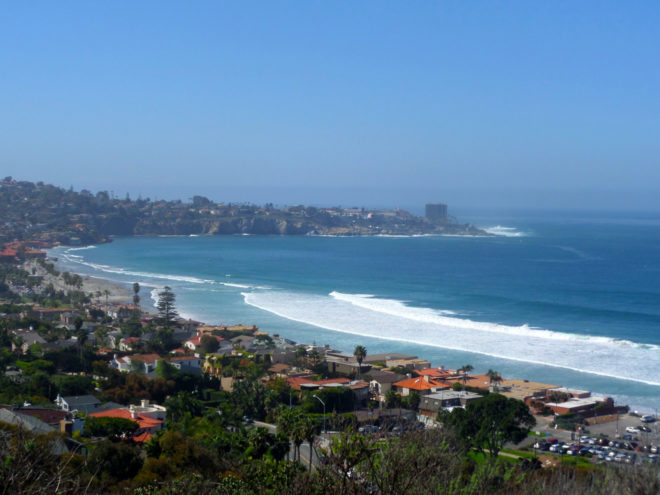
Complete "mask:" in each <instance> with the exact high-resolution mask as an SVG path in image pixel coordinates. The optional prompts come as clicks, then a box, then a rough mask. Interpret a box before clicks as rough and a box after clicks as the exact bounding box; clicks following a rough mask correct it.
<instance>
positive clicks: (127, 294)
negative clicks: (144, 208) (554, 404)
mask: <svg viewBox="0 0 660 495" xmlns="http://www.w3.org/2000/svg"><path fill="white" fill-rule="evenodd" d="M176 237H188V236H176ZM51 261H52V258H51ZM58 261H59V260H58ZM69 268H70V267H69ZM72 273H73V272H72ZM81 276H83V279H84V282H88V283H90V284H93V286H96V285H103V286H105V287H107V288H108V290H110V291H111V292H113V293H115V297H116V299H115V300H116V301H117V302H118V303H129V304H130V303H131V301H130V299H131V296H132V291H131V290H129V289H127V288H125V287H122V285H120V284H121V283H118V282H113V281H110V280H108V279H104V278H96V277H94V276H89V275H82V274H81ZM136 281H138V282H139V283H140V284H141V285H142V282H141V281H140V280H136ZM128 285H130V284H128V283H126V286H128ZM142 287H143V288H145V289H146V288H147V287H149V286H148V285H142ZM101 290H102V289H101ZM150 292H152V291H150ZM150 292H147V291H144V292H142V293H141V296H142V299H143V305H144V306H143V307H146V306H147V304H146V303H147V298H148V299H149V303H150V304H149V306H151V308H150V309H151V311H153V305H152V304H151V303H152V301H153V298H152V297H150V295H151V294H150ZM185 313H186V311H185V310H184V311H183V312H181V316H182V318H183V319H189V318H193V317H192V316H188V315H185ZM280 316H281V315H280ZM284 318H286V317H284ZM193 319H195V320H196V321H200V322H201V321H206V320H207V319H205V318H193ZM239 319H240V318H239ZM241 321H242V320H241ZM255 323H257V322H255ZM302 323H306V324H309V323H307V322H302ZM259 326H260V327H262V326H263V325H259ZM327 330H329V331H331V332H337V330H333V329H327ZM278 331H279V330H278ZM279 333H280V334H282V331H279ZM342 333H348V334H350V335H353V334H352V333H350V332H342ZM290 338H292V339H293V340H297V341H299V343H303V344H304V343H306V341H305V339H304V338H301V337H300V336H292V337H290ZM369 338H377V339H378V338H379V337H373V336H371V337H369ZM386 340H389V339H386ZM415 345H418V346H424V344H421V343H416V344H415ZM343 350H344V351H346V352H349V351H350V349H343ZM450 350H451V349H450ZM420 355H421V354H420ZM487 356H488V355H487ZM498 357H499V358H500V359H503V360H509V359H510V358H507V357H501V356H498ZM433 361H437V360H435V359H434V360H433ZM525 362H526V361H525ZM534 364H537V365H541V366H544V365H545V364H544V363H534ZM560 368H561V367H560ZM566 369H569V370H570V368H566ZM508 374H510V375H511V376H522V375H519V374H515V373H508ZM586 374H591V373H589V372H586ZM600 376H603V377H605V378H609V376H607V375H600ZM614 378H616V377H614ZM619 379H621V378H619ZM553 383H554V382H553ZM556 383H560V382H556ZM561 383H563V382H561ZM568 383H569V385H570V386H573V384H570V382H568ZM640 383H641V384H644V382H640ZM581 386H582V385H580V387H581ZM575 387H576V388H578V385H575ZM585 388H586V387H585ZM590 390H591V388H590ZM592 392H593V395H594V396H616V395H617V394H618V393H617V392H615V393H611V392H610V393H603V392H602V391H599V389H598V388H595V389H593V391H592ZM622 402H623V403H626V402H627V403H629V405H631V406H633V407H635V408H638V409H643V410H649V409H648V408H649V407H653V406H652V405H646V404H644V403H643V402H638V401H633V402H632V403H630V402H629V401H625V399H624V401H622Z"/></svg>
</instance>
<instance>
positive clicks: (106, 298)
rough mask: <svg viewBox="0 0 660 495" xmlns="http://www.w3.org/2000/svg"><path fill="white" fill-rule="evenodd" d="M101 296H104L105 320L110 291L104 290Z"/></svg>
mask: <svg viewBox="0 0 660 495" xmlns="http://www.w3.org/2000/svg"><path fill="white" fill-rule="evenodd" d="M103 295H104V296H105V316H106V318H107V316H108V296H110V291H109V290H108V289H105V290H104V291H103Z"/></svg>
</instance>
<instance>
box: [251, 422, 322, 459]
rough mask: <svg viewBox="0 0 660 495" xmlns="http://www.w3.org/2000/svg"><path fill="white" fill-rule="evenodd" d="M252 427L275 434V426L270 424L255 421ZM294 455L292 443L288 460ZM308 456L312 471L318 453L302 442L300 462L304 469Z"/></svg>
mask: <svg viewBox="0 0 660 495" xmlns="http://www.w3.org/2000/svg"><path fill="white" fill-rule="evenodd" d="M253 425H254V426H255V427H263V428H266V429H267V430H268V431H269V432H271V433H273V434H274V433H276V432H277V425H274V424H271V423H264V422H262V421H255V422H254V423H253ZM294 454H295V445H294V444H293V442H292V443H291V449H290V450H289V459H293V457H294ZM310 456H311V457H312V469H314V468H315V467H316V466H318V464H319V456H318V451H317V449H316V448H315V447H314V446H312V447H311V448H310V445H309V443H308V442H303V443H302V444H301V445H300V461H301V462H302V463H303V464H304V465H305V466H306V467H309V458H310Z"/></svg>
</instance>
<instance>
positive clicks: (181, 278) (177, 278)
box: [62, 252, 216, 284]
mask: <svg viewBox="0 0 660 495" xmlns="http://www.w3.org/2000/svg"><path fill="white" fill-rule="evenodd" d="M62 257H63V258H65V259H66V260H68V261H69V262H71V263H76V264H79V265H84V266H88V267H90V268H93V269H94V270H97V271H101V272H104V273H114V274H116V275H128V276H132V277H139V278H155V279H160V280H171V281H173V282H187V283H191V284H215V283H216V282H215V281H214V280H206V279H201V278H197V277H187V276H185V275H170V274H167V273H150V272H141V271H133V270H126V269H125V268H119V267H114V266H110V265H102V264H100V263H91V262H89V261H84V260H83V259H80V258H79V257H77V256H76V255H70V254H67V253H66V252H65V253H64V254H63V255H62Z"/></svg>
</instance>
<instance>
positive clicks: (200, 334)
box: [0, 179, 660, 493]
mask: <svg viewBox="0 0 660 495" xmlns="http://www.w3.org/2000/svg"><path fill="white" fill-rule="evenodd" d="M2 186H3V187H2V189H0V193H3V194H4V193H7V191H8V190H12V191H14V193H15V192H16V190H17V189H16V187H19V188H20V187H23V186H22V185H21V184H20V183H16V182H15V181H13V180H9V179H5V181H3V183H2ZM25 187H27V186H25ZM38 187H40V188H42V190H43V189H48V186H43V187H42V186H38ZM28 189H29V188H28ZM60 192H62V191H61V190H60ZM197 202H198V203H199V202H200V200H199V199H198V200H197ZM197 207H199V208H200V212H201V211H202V210H204V209H208V211H205V212H203V213H200V214H208V215H211V216H212V215H215V214H216V213H213V212H214V211H216V208H217V205H215V206H213V205H206V204H204V205H202V204H201V203H200V204H198V205H197ZM289 214H290V215H293V216H301V217H304V216H306V215H313V214H312V213H310V212H308V211H306V209H304V208H302V209H296V208H293V209H289ZM324 214H327V215H330V216H339V217H342V218H344V217H346V218H355V219H358V220H359V221H361V222H362V221H364V222H367V221H370V220H371V219H370V218H369V216H370V215H372V212H367V211H365V210H361V209H355V210H345V209H327V210H325V212H324ZM390 214H391V215H392V216H393V217H397V216H400V215H403V213H401V212H391V213H388V215H390ZM57 215H59V216H60V217H61V218H62V219H63V220H62V223H61V224H60V227H59V228H61V230H57V228H56V225H55V224H54V223H50V220H49V221H45V222H44V223H38V222H36V221H35V222H34V223H33V222H32V221H31V220H26V219H28V218H29V216H25V215H24V216H23V217H22V220H19V219H17V218H16V217H12V216H11V215H6V217H3V219H2V220H3V221H4V225H5V227H7V228H6V229H5V230H4V231H3V236H4V237H3V238H2V243H1V244H0V274H1V278H0V384H1V386H0V452H2V454H0V456H2V457H0V461H2V462H1V463H0V464H2V465H3V466H4V467H3V471H2V472H1V473H2V476H1V477H0V482H1V483H3V488H4V492H7V491H9V492H32V493H37V492H38V491H39V490H42V491H44V493H46V492H50V491H53V490H55V488H56V487H64V488H63V489H62V490H60V491H63V492H67V493H78V492H81V491H83V490H86V491H88V492H92V493H96V492H98V493H106V492H109V491H115V492H121V491H123V492H126V491H128V492H131V491H132V490H134V491H135V493H143V492H141V491H140V490H143V489H144V487H151V488H153V489H156V488H155V487H158V486H161V487H162V486H165V487H167V489H168V490H174V489H175V488H176V487H179V488H176V489H181V490H183V491H191V490H193V489H194V490H199V491H200V492H201V493H265V492H267V493H327V492H329V491H338V492H340V493H405V492H406V489H404V488H403V486H404V485H401V483H404V481H403V480H407V481H405V483H406V485H405V486H412V484H416V485H415V486H417V487H418V488H417V490H418V491H417V492H418V493H431V492H433V491H434V490H435V489H434V488H433V486H435V487H436V488H437V486H439V485H438V484H442V483H449V481H447V480H445V481H442V480H441V478H442V477H443V476H445V475H448V474H447V473H453V474H451V476H452V477H453V478H452V479H453V480H463V481H453V483H458V485H456V486H460V487H463V488H461V490H463V489H464V488H465V487H466V486H468V485H469V484H470V483H477V481H475V480H478V483H477V484H478V485H479V487H480V488H479V490H476V491H474V492H470V491H465V490H463V491H456V493H459V492H460V493H500V492H498V490H504V487H505V486H506V487H508V489H510V488H512V487H513V488H515V487H516V486H517V485H515V483H514V482H513V481H512V482H511V483H514V484H513V485H507V484H505V485H502V484H501V476H503V473H505V472H508V471H507V470H511V469H514V470H520V473H527V474H526V476H527V478H526V481H525V483H538V484H539V486H541V485H542V486H550V485H548V483H550V484H553V485H552V486H556V487H564V488H566V487H567V486H569V485H566V483H569V481H567V478H566V476H567V473H570V472H572V471H567V470H570V469H580V470H585V469H591V470H590V471H588V472H589V473H590V476H604V478H603V480H604V481H603V483H612V485H611V486H613V487H616V486H619V485H616V483H623V482H624V481H621V480H628V478H625V477H626V476H634V478H635V479H636V480H643V481H644V483H645V486H655V485H654V484H653V483H657V482H658V477H657V471H654V469H655V468H656V467H657V466H656V464H658V463H660V461H659V459H660V456H659V455H658V447H659V446H660V436H658V422H657V419H658V418H657V417H656V416H655V415H649V414H641V413H638V412H636V411H630V410H629V408H628V407H627V406H626V405H624V404H616V403H615V402H614V401H613V400H612V399H611V398H601V397H594V396H592V394H591V393H590V391H587V390H576V389H572V388H569V387H565V386H562V384H557V383H552V384H551V383H537V382H533V381H529V380H526V379H525V378H524V377H505V376H501V374H500V373H498V372H497V371H496V370H493V369H489V370H475V369H474V368H473V366H472V365H470V364H463V365H462V366H460V367H454V368H453V369H452V368H450V367H446V366H444V365H443V363H431V362H429V361H427V360H424V359H420V358H419V357H418V356H414V355H407V354H401V353H397V352H386V353H378V354H376V353H371V352H369V350H368V349H367V348H365V347H364V346H363V345H357V346H355V348H354V349H349V350H347V349H339V350H338V349H333V348H331V347H330V346H328V345H316V344H310V343H305V342H294V341H292V340H290V339H288V338H286V336H285V335H280V334H275V333H270V332H268V331H267V329H262V328H260V327H259V322H243V323H246V324H243V323H239V322H225V323H223V324H213V325H209V324H207V323H205V322H201V321H193V320H190V319H185V318H181V317H180V316H179V314H178V310H177V303H176V294H175V293H174V292H173V291H172V289H171V288H169V287H163V288H162V289H160V290H159V291H158V300H157V303H156V304H155V306H152V305H151V302H149V303H148V304H145V302H144V300H143V292H142V288H141V287H140V283H139V281H136V282H135V283H133V284H132V285H131V286H126V287H124V286H119V285H114V284H112V283H110V282H108V281H105V280H101V279H94V278H90V277H86V276H81V275H79V274H74V273H68V272H65V271H60V268H59V267H58V265H57V263H56V260H52V259H49V258H48V251H47V250H48V249H49V248H51V247H53V246H54V245H58V244H67V245H80V244H85V243H86V242H89V241H90V240H98V239H97V237H96V235H97V234H96V233H94V234H92V233H93V232H98V231H96V230H93V229H88V227H86V225H87V226H89V224H85V223H84V220H85V218H87V217H84V216H80V215H74V216H68V217H67V216H66V215H65V216H61V215H60V213H58V214H57ZM67 218H68V220H66V219H67ZM72 219H75V220H76V221H79V222H81V223H79V224H75V225H71V224H70V223H68V222H70V221H72ZM425 221H426V222H430V223H436V224H438V225H440V224H444V223H446V222H447V208H446V205H442V204H430V205H427V209H426V220H425ZM76 225H78V227H80V229H79V230H71V229H75V228H78V227H76ZM11 229H14V230H11ZM351 351H352V352H351ZM30 442H38V443H39V445H40V446H41V447H40V449H39V452H38V453H36V452H35V451H34V449H32V450H31V449H30V448H28V447H27V446H29V445H31V443H30ZM17 446H18V447H17ZM420 462H423V463H424V464H425V465H428V466H432V469H431V468H429V469H431V471H429V472H431V473H433V474H432V475H429V477H428V478H424V479H419V478H416V477H415V476H414V469H413V470H410V469H407V468H406V469H405V470H403V471H402V466H408V464H406V463H412V464H409V465H410V466H412V465H417V463H420ZM484 464H487V465H490V466H491V467H492V471H487V472H481V471H479V469H480V468H478V466H480V465H484ZM466 465H469V466H471V467H470V469H473V470H474V472H473V474H472V475H471V476H472V477H473V478H464V477H463V478H462V477H461V475H460V474H459V473H460V472H461V470H463V469H465V466H466ZM603 468H606V469H607V471H603V470H602V469H603ZM610 471H611V472H615V473H617V474H616V476H615V477H614V478H612V477H611V476H610V475H609V474H607V473H609V472H610ZM393 472H396V473H398V475H397V476H400V478H399V477H397V478H396V479H391V478H390V474H391V473H393ZM35 473H36V474H35ZM478 473H481V474H478ZM530 473H534V474H533V475H532V474H530ZM603 473H605V474H603ZM474 477H476V478H474ZM569 478H570V479H571V481H570V487H571V490H570V491H574V490H578V489H579V487H580V486H581V485H579V481H575V480H573V479H572V477H571V476H569ZM443 479H444V478H443ZM520 479H523V478H520ZM530 479H531V480H532V481H530ZM470 480H472V481H470ZM617 480H618V481H617ZM625 482H626V483H627V482H628V481H625ZM425 483H427V484H428V483H430V485H428V486H427V485H425ZM433 483H435V485H433ZM462 483H464V484H462ZM585 483H586V482H585ZM408 484H411V485H408ZM443 486H444V485H443ZM585 486H586V485H585ZM589 486H591V485H589ZM8 487H9V488H8ZM84 487H87V489H84ZM181 487H183V488H181ZM576 487H577V488H576ZM518 488H520V487H518ZM525 488H527V486H526V487H525ZM466 490H467V489H466ZM183 491H181V493H183ZM558 491H560V492H563V491H565V490H564V489H559V488H558ZM149 493H152V492H149ZM153 493H161V492H157V491H156V492H153ZM167 493H173V492H171V491H168V492H167ZM176 493H179V492H176ZM585 493H586V492H585ZM640 493H646V492H640ZM649 493H651V492H649Z"/></svg>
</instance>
